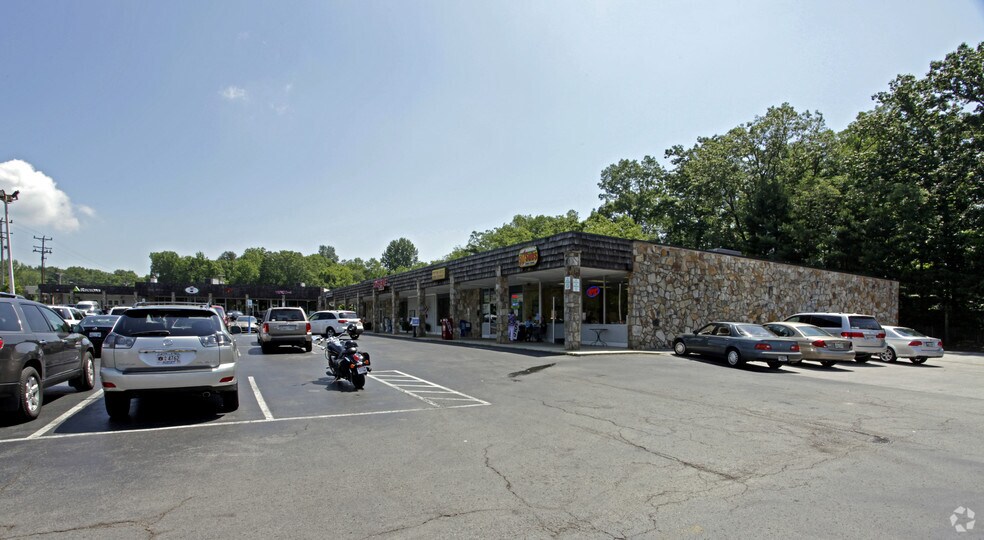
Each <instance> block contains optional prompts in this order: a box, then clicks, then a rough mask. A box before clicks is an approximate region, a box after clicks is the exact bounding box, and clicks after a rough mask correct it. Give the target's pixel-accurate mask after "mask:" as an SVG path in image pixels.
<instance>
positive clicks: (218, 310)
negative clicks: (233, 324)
mask: <svg viewBox="0 0 984 540" xmlns="http://www.w3.org/2000/svg"><path fill="white" fill-rule="evenodd" d="M212 309H214V310H215V312H216V313H218V314H219V318H220V319H222V324H224V325H226V326H229V316H228V315H226V312H225V308H224V307H222V306H217V305H216V306H212Z"/></svg>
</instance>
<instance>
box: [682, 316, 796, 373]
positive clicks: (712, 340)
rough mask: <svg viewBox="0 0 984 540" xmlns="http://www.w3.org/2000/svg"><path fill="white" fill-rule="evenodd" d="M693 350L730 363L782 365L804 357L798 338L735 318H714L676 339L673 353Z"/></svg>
mask: <svg viewBox="0 0 984 540" xmlns="http://www.w3.org/2000/svg"><path fill="white" fill-rule="evenodd" d="M692 352H694V353H699V354H708V355H711V356H719V357H724V358H725V359H726V360H727V361H728V365H729V366H731V367H740V366H741V365H743V364H744V363H745V362H756V361H758V362H766V363H768V364H769V367H770V368H772V369H779V367H780V366H782V365H783V364H788V363H796V362H799V361H800V359H801V358H802V355H801V354H800V348H799V344H798V343H796V340H794V339H787V338H780V337H777V336H776V335H775V334H773V333H772V332H769V331H768V330H767V329H766V328H765V327H764V326H762V325H759V324H751V323H736V322H712V323H710V324H708V325H707V326H704V327H703V328H701V329H700V330H697V331H696V332H694V333H693V334H683V335H681V336H678V337H677V338H676V339H675V340H673V354H675V355H677V356H685V355H687V354H689V353H692Z"/></svg>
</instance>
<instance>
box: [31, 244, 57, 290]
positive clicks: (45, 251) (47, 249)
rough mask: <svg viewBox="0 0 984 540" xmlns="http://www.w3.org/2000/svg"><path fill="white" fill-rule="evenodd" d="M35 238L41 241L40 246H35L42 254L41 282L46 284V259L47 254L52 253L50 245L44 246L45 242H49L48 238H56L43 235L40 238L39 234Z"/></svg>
mask: <svg viewBox="0 0 984 540" xmlns="http://www.w3.org/2000/svg"><path fill="white" fill-rule="evenodd" d="M34 239H35V240H40V241H41V245H40V246H34V252H35V253H40V254H41V283H42V284H44V283H46V282H45V280H44V260H45V255H47V254H49V253H51V248H50V247H44V243H45V242H47V241H48V240H54V238H51V237H48V236H44V235H41V238H38V237H37V236H35V237H34Z"/></svg>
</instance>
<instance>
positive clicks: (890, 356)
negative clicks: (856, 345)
mask: <svg viewBox="0 0 984 540" xmlns="http://www.w3.org/2000/svg"><path fill="white" fill-rule="evenodd" d="M878 357H879V358H881V361H882V362H894V361H896V360H898V358H899V357H898V356H896V355H895V350H894V349H892V348H891V347H889V348H887V349H885V352H883V353H881V354H879V355H878Z"/></svg>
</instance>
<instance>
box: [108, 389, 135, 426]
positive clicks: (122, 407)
mask: <svg viewBox="0 0 984 540" xmlns="http://www.w3.org/2000/svg"><path fill="white" fill-rule="evenodd" d="M103 398H104V399H105V400H106V413H107V414H109V417H110V418H112V419H113V420H122V419H125V418H129V417H130V396H128V395H126V394H124V393H122V392H107V393H106V394H105V395H103Z"/></svg>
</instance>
